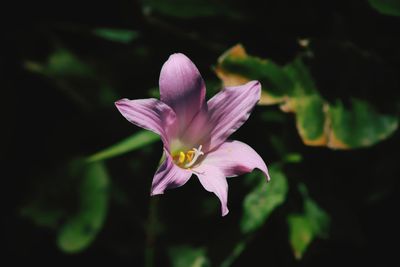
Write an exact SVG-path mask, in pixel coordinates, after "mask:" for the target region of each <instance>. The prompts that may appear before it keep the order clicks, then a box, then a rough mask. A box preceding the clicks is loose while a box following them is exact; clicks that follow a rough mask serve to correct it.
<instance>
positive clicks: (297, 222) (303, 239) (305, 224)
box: [288, 215, 314, 260]
mask: <svg viewBox="0 0 400 267" xmlns="http://www.w3.org/2000/svg"><path fill="white" fill-rule="evenodd" d="M288 223H289V236H290V244H291V246H292V249H293V252H294V256H295V258H296V259H298V260H299V259H301V258H302V257H303V254H304V252H305V251H306V250H307V248H308V246H309V245H310V244H311V241H312V240H313V239H314V233H313V230H312V228H311V224H310V221H309V220H308V218H307V217H305V216H302V215H289V217H288Z"/></svg>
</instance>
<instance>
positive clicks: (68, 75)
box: [24, 48, 118, 109]
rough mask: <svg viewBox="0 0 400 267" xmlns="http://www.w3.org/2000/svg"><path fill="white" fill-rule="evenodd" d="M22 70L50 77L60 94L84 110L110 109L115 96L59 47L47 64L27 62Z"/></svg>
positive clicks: (83, 66) (107, 87) (70, 53)
mask: <svg viewBox="0 0 400 267" xmlns="http://www.w3.org/2000/svg"><path fill="white" fill-rule="evenodd" d="M24 66H25V68H26V69H27V70H29V71H32V72H35V73H38V74H40V75H43V76H45V77H47V78H49V79H50V80H51V81H52V82H54V83H55V85H56V86H57V87H56V88H58V89H59V90H60V91H62V92H63V93H64V94H65V95H66V96H68V97H69V98H70V99H71V100H73V101H74V102H75V103H76V104H78V105H79V106H81V107H82V108H84V109H88V108H91V106H92V105H93V104H98V105H101V106H111V105H113V103H114V101H115V100H116V99H118V96H117V95H116V94H115V92H114V91H113V89H112V87H111V86H109V85H108V83H107V82H106V81H105V80H104V78H102V77H101V76H100V75H97V73H96V71H95V70H94V69H93V68H92V67H91V66H90V65H88V64H86V63H85V62H84V61H82V60H81V59H79V58H78V57H76V56H75V55H74V54H73V53H72V52H70V51H68V50H67V49H64V48H58V49H57V50H55V51H54V52H53V53H52V54H50V55H49V56H48V59H47V62H46V63H39V62H34V61H26V62H25V65H24Z"/></svg>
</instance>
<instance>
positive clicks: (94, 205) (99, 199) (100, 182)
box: [57, 162, 109, 253]
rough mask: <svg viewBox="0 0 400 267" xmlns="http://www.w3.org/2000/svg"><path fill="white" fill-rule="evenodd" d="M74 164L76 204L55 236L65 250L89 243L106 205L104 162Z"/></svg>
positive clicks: (73, 249)
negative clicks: (77, 187)
mask: <svg viewBox="0 0 400 267" xmlns="http://www.w3.org/2000/svg"><path fill="white" fill-rule="evenodd" d="M77 164H78V165H77V166H76V167H77V170H76V174H77V175H79V176H80V177H81V184H80V188H79V198H80V199H79V207H78V210H77V212H76V214H74V215H73V216H71V217H70V218H69V219H68V220H67V221H66V222H65V223H64V224H63V226H62V227H61V228H60V230H59V233H58V240H57V243H58V246H59V247H60V249H62V250H63V251H64V252H68V253H76V252H80V251H82V250H84V249H85V248H86V247H88V246H89V245H90V244H91V242H92V241H93V240H94V239H95V237H96V235H97V233H98V232H99V231H100V229H101V228H102V226H103V224H104V221H105V218H106V214H107V207H108V193H109V192H108V189H109V178H108V174H107V171H106V169H105V167H104V165H103V164H102V163H101V162H96V163H91V164H84V163H82V162H81V163H77Z"/></svg>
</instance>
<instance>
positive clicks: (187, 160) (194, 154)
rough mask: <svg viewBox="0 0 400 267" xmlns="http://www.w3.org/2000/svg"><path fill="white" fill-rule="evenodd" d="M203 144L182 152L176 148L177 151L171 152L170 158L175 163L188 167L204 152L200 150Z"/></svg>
mask: <svg viewBox="0 0 400 267" xmlns="http://www.w3.org/2000/svg"><path fill="white" fill-rule="evenodd" d="M202 147H203V146H202V145H200V146H199V148H192V149H190V150H189V151H187V152H183V151H182V150H178V151H177V152H175V153H173V155H172V158H173V160H174V162H175V164H176V165H178V166H179V167H181V168H185V169H187V168H190V167H192V166H193V165H194V164H195V163H196V161H197V159H198V158H199V157H200V156H202V155H204V152H203V151H201V148H202Z"/></svg>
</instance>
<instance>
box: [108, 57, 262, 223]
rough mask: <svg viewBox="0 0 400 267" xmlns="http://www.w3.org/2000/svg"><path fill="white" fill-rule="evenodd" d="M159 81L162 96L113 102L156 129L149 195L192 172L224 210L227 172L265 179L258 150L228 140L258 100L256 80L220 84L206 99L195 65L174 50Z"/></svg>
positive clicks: (132, 118) (181, 181) (125, 113)
mask: <svg viewBox="0 0 400 267" xmlns="http://www.w3.org/2000/svg"><path fill="white" fill-rule="evenodd" d="M159 85H160V95H161V97H160V98H161V100H157V99H154V98H151V99H138V100H129V99H121V100H119V101H117V102H116V103H115V105H116V106H117V108H118V110H119V111H120V112H121V114H122V115H123V116H124V117H125V118H126V119H127V120H128V121H130V122H131V123H133V124H135V125H137V126H139V127H142V128H144V129H147V130H150V131H153V132H155V133H157V134H159V135H160V136H161V139H162V141H163V143H164V157H163V159H164V161H163V163H162V164H161V165H160V167H159V168H158V170H157V172H156V174H155V175H154V178H153V183H152V187H151V195H157V194H163V193H164V191H165V190H166V189H169V188H175V187H179V186H182V185H184V184H185V183H186V182H187V181H188V180H189V178H190V177H191V176H192V174H195V175H196V176H197V177H198V179H199V181H200V183H201V184H202V185H203V187H204V188H205V189H206V190H207V191H210V192H213V193H214V194H216V195H217V196H218V198H219V199H220V201H221V209H222V216H225V215H226V214H227V213H228V207H227V201H228V183H227V180H226V177H233V176H237V175H240V174H244V173H247V172H251V171H252V170H253V169H254V168H258V169H260V170H261V171H262V172H263V173H264V175H265V176H266V177H267V179H268V180H269V176H268V169H267V166H266V165H265V163H264V161H263V160H262V158H261V157H260V156H259V155H258V154H257V152H255V151H254V150H253V149H252V148H251V147H250V146H248V145H247V144H245V143H242V142H239V141H233V140H227V138H228V137H229V136H230V135H231V134H232V133H233V132H235V131H236V130H237V129H238V128H239V127H240V126H241V125H242V124H243V123H244V122H245V121H246V120H247V118H248V117H249V116H250V113H251V111H252V109H253V108H254V106H255V105H256V103H257V102H258V101H259V99H260V93H261V85H260V83H259V82H258V81H251V82H248V83H246V84H245V85H241V86H235V87H227V88H224V89H223V90H222V91H221V92H219V93H218V94H217V95H215V96H214V97H213V98H211V99H210V100H209V101H208V102H206V100H205V93H206V88H205V84H204V81H203V78H202V77H201V75H200V73H199V71H198V69H197V68H196V66H195V65H194V64H193V62H192V61H191V60H190V59H189V58H187V57H186V56H185V55H183V54H173V55H171V56H170V57H169V59H168V60H167V62H165V63H164V66H163V67H162V69H161V73H160V84H159Z"/></svg>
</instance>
